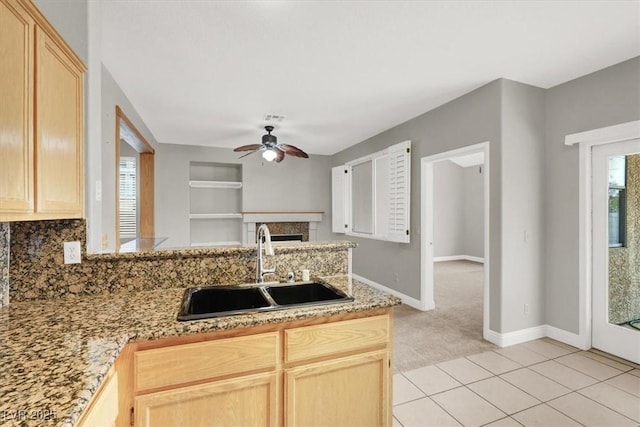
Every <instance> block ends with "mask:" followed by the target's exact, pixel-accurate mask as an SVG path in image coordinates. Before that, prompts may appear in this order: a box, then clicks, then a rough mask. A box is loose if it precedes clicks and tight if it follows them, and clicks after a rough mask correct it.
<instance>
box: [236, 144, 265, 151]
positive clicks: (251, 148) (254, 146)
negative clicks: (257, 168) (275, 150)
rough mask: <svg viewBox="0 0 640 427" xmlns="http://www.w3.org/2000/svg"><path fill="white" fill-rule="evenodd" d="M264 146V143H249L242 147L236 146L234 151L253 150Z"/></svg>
mask: <svg viewBox="0 0 640 427" xmlns="http://www.w3.org/2000/svg"><path fill="white" fill-rule="evenodd" d="M260 148H262V144H249V145H243V146H241V147H236V148H234V149H233V151H251V150H258V149H260Z"/></svg>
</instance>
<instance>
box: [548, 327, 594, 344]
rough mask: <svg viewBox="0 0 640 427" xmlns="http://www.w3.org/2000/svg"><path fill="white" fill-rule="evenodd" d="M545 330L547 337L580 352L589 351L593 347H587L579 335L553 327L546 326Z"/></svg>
mask: <svg viewBox="0 0 640 427" xmlns="http://www.w3.org/2000/svg"><path fill="white" fill-rule="evenodd" d="M545 329H546V332H545V336H547V337H549V338H551V339H554V340H556V341H560V342H563V343H565V344H568V345H571V346H573V347H577V348H579V349H580V350H588V349H590V348H591V345H585V344H586V343H585V342H584V340H583V339H582V337H581V336H580V335H578V334H574V333H573V332H569V331H565V330H564V329H559V328H556V327H554V326H551V325H545Z"/></svg>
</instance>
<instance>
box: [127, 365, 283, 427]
mask: <svg viewBox="0 0 640 427" xmlns="http://www.w3.org/2000/svg"><path fill="white" fill-rule="evenodd" d="M277 383H278V374H275V373H267V374H258V375H248V376H243V377H239V378H232V379H228V380H223V381H214V382H210V383H204V384H199V385H193V386H189V387H180V388H176V389H171V390H166V391H161V392H157V393H150V394H146V395H143V396H138V397H136V398H135V415H136V416H135V425H136V426H144V427H147V426H148V427H152V426H190V427H209V426H256V427H262V426H264V427H271V426H276V425H277V412H276V410H277V408H276V405H274V402H276V401H277V388H278V387H277Z"/></svg>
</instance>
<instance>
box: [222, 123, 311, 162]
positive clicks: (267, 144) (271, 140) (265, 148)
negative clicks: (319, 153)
mask: <svg viewBox="0 0 640 427" xmlns="http://www.w3.org/2000/svg"><path fill="white" fill-rule="evenodd" d="M264 129H265V130H266V131H267V134H266V135H262V144H250V145H243V146H242V147H237V148H234V149H233V151H249V153H247V154H245V155H243V156H240V158H243V157H246V156H248V155H249V154H253V153H255V152H256V151H262V157H263V158H264V159H265V160H266V161H268V162H272V161H274V160H275V161H276V163H280V162H281V161H282V160H284V155H285V154H288V155H290V156H294V157H303V158H305V159H308V158H309V156H308V155H307V153H305V152H304V151H302V150H301V149H299V148H298V147H294V146H293V145H288V144H279V143H278V138H277V137H276V136H275V135H271V132H272V131H273V126H265V127H264Z"/></svg>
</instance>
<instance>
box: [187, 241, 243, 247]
mask: <svg viewBox="0 0 640 427" xmlns="http://www.w3.org/2000/svg"><path fill="white" fill-rule="evenodd" d="M241 244H242V242H237V241H235V240H233V241H229V242H202V243H191V247H192V248H194V247H217V246H240V245H241Z"/></svg>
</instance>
